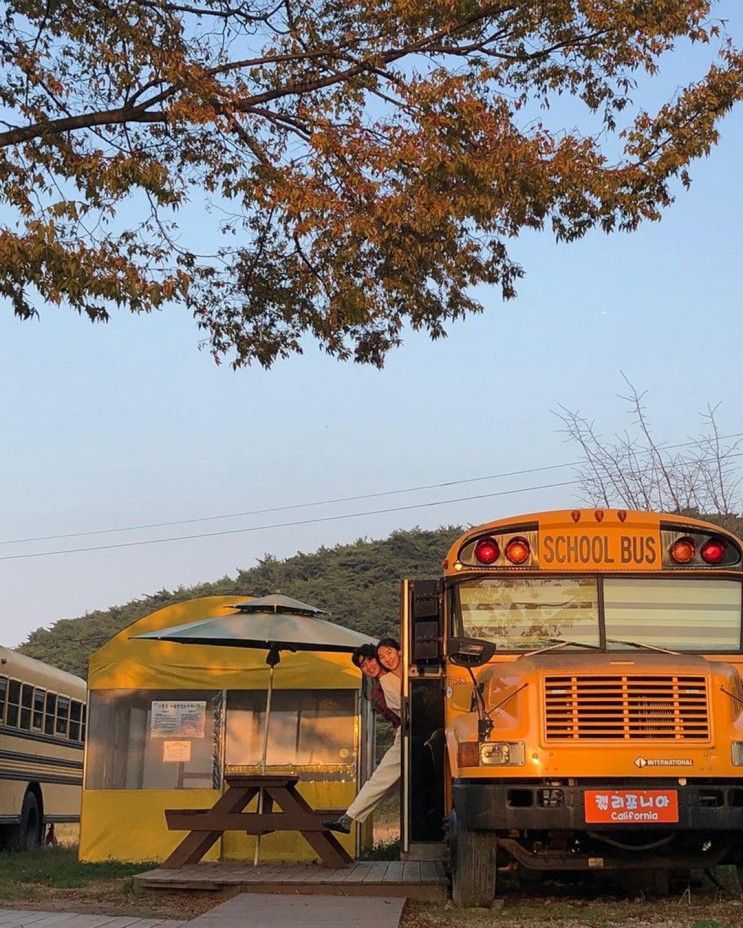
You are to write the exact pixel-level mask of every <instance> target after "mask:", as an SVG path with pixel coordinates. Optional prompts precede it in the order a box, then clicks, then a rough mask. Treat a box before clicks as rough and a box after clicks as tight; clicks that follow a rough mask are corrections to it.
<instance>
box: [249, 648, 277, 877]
mask: <svg viewBox="0 0 743 928" xmlns="http://www.w3.org/2000/svg"><path fill="white" fill-rule="evenodd" d="M272 696H273V665H270V666H269V668H268V690H267V691H266V717H265V720H264V722H263V751H262V754H261V773H265V772H266V759H267V757H268V725H269V722H270V721H271V698H272ZM262 812H263V788H262V787H261V789H260V790H258V814H260V813H262ZM260 856H261V836H260V835H256V836H255V853H254V854H253V866H254V867H257V866H258V861H259V859H260Z"/></svg>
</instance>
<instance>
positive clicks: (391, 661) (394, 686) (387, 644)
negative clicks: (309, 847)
mask: <svg viewBox="0 0 743 928" xmlns="http://www.w3.org/2000/svg"><path fill="white" fill-rule="evenodd" d="M354 663H356V661H354ZM357 666H358V667H359V668H360V669H361V670H362V672H363V673H365V674H366V675H367V676H370V677H372V678H373V679H375V680H378V681H379V685H380V686H381V688H382V691H383V693H384V701H385V703H386V706H387V708H388V709H389V710H390V711H391V712H392V713H394V714H395V715H396V716H397V717H398V718H399V716H400V707H401V694H400V688H401V680H400V674H401V666H400V646H399V644H398V643H397V642H396V641H395V640H394V638H382V639H381V640H380V642H379V644H378V645H377V652H376V657H371V656H363V655H361V656H360V658H359V662H358V663H357ZM400 766H401V754H400V726H399V725H398V726H397V727H396V729H395V738H394V740H393V742H392V746H391V747H390V748H389V750H388V751H386V752H385V754H384V757H383V758H382V759H381V761H380V762H379V764H378V766H377V768H376V770H375V771H374V773H373V774H372V775H371V776H370V777H369V779H368V780H367V781H366V783H364V785H363V786H362V787H361V789H360V790H359V792H358V795H357V796H356V798H355V799H354V801H353V802H352V803H351V805H350V806H349V807H348V808H347V809H346V811H345V814H343V815H341V816H339V817H338V818H336V819H333V820H332V821H328V822H323V826H324V827H325V828H327V829H329V830H330V831H339V832H341V833H342V834H346V835H347V834H349V832H350V831H351V825H352V824H353V823H354V822H359V823H361V822H363V821H365V820H366V819H367V818H368V817H369V816H370V815H371V814H372V812H373V811H374V809H375V808H376V807H377V806H378V805H379V803H380V802H381V801H382V799H384V797H385V796H386V795H387V793H389V792H390V791H391V790H392V789H393V788H394V787H395V786H396V785H397V783H398V781H399V779H400Z"/></svg>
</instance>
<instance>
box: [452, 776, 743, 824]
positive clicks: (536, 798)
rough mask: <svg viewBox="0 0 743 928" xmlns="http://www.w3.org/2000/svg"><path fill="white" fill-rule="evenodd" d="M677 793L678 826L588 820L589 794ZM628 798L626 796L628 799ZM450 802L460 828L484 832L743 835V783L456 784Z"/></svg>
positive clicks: (475, 782) (584, 782) (471, 780)
mask: <svg viewBox="0 0 743 928" xmlns="http://www.w3.org/2000/svg"><path fill="white" fill-rule="evenodd" d="M588 790H591V791H597V790H599V791H603V792H606V794H607V796H608V800H609V803H611V795H612V791H615V792H616V791H620V792H623V793H625V794H626V793H627V792H632V791H635V792H636V793H640V792H642V791H646V790H664V791H666V792H667V791H675V792H676V798H677V804H678V821H673V822H671V821H663V822H648V821H643V822H637V821H631V822H628V821H621V820H614V821H606V822H596V821H595V820H594V821H588V822H587V821H586V808H587V806H586V796H585V794H586V791H588ZM625 799H626V796H625ZM452 800H453V805H454V809H455V810H456V813H457V817H458V819H459V822H460V824H461V825H463V826H464V827H465V828H471V829H476V830H482V831H499V832H503V831H512V830H518V831H527V830H540V831H541V830H548V831H603V832H606V831H611V832H613V831H615V830H616V831H617V832H621V831H626V830H627V829H628V828H630V829H633V830H637V829H638V828H639V829H642V830H643V831H644V830H646V829H647V830H653V831H655V832H656V833H657V832H658V831H659V830H663V831H684V832H739V833H743V779H741V780H718V781H710V780H706V781H703V782H695V781H693V780H691V781H687V783H686V784H685V785H680V784H679V782H678V780H671V779H652V780H651V779H647V780H645V779H643V780H640V781H638V780H613V781H611V782H610V783H609V784H607V782H606V781H603V782H600V783H597V782H591V781H589V780H586V781H581V782H579V783H578V784H576V785H570V786H568V785H554V784H553V785H548V784H547V783H545V782H543V781H521V782H519V781H517V780H508V781H504V780H496V781H494V780H484V779H483V780H480V779H467V780H455V781H454V782H453V784H452Z"/></svg>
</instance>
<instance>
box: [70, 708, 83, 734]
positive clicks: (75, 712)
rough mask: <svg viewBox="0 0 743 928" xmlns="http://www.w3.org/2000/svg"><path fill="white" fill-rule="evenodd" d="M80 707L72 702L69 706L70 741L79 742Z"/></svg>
mask: <svg viewBox="0 0 743 928" xmlns="http://www.w3.org/2000/svg"><path fill="white" fill-rule="evenodd" d="M81 709H82V705H81V704H80V703H79V702H75V701H74V700H73V702H72V705H71V706H70V739H71V740H72V741H79V740H80V715H81Z"/></svg>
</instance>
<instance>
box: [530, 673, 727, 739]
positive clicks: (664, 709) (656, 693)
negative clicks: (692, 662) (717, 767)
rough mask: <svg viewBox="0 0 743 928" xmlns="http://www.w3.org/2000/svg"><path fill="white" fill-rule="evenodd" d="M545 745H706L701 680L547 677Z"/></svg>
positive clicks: (704, 689)
mask: <svg viewBox="0 0 743 928" xmlns="http://www.w3.org/2000/svg"><path fill="white" fill-rule="evenodd" d="M544 719H545V721H544V726H545V738H546V740H547V741H576V740H577V741H622V740H623V741H647V740H653V741H674V742H676V743H678V742H680V741H681V742H699V741H709V737H710V730H709V703H708V698H707V679H706V677H704V676H701V675H690V674H673V675H670V674H659V675H657V676H655V675H654V676H649V675H648V676H635V675H629V674H627V675H625V674H621V675H620V674H616V675H606V676H589V675H579V674H574V675H560V676H556V675H554V676H553V675H549V676H545V678H544Z"/></svg>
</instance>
